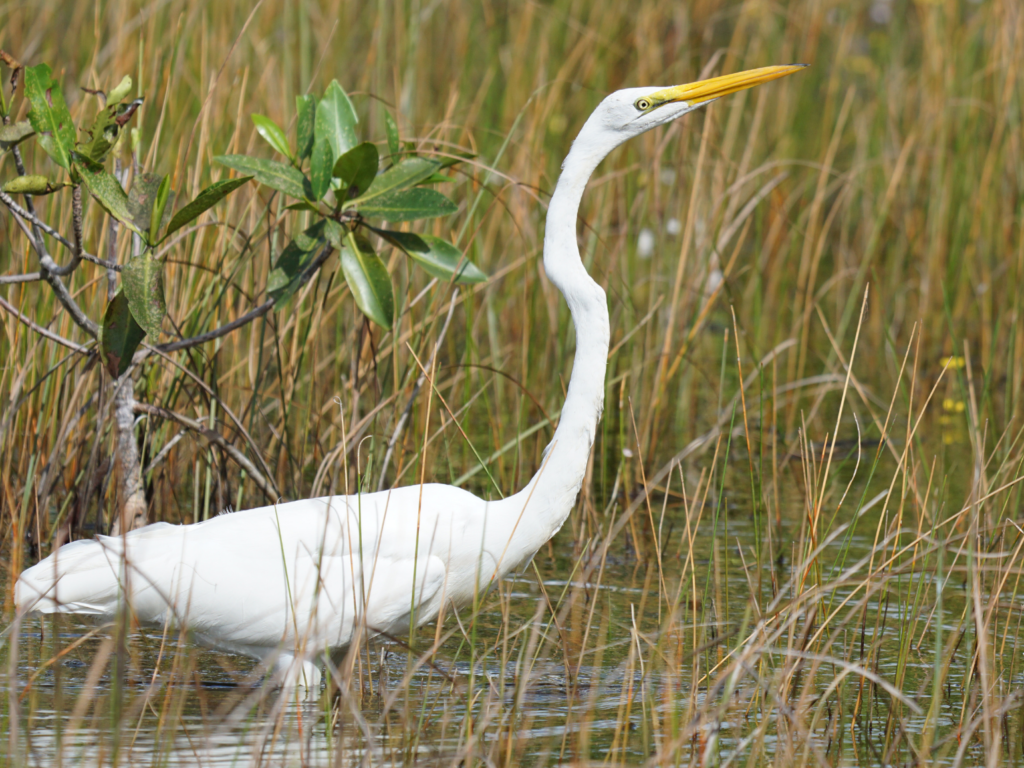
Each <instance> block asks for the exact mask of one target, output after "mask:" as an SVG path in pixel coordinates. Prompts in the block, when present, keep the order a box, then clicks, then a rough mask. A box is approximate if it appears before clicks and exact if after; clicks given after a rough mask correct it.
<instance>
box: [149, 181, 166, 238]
mask: <svg viewBox="0 0 1024 768" xmlns="http://www.w3.org/2000/svg"><path fill="white" fill-rule="evenodd" d="M170 195H171V177H170V176H164V178H163V180H162V181H161V182H160V187H159V189H157V191H156V202H155V203H153V211H152V213H151V214H150V216H149V242H150V243H151V244H152V243H155V242H156V241H157V238H159V237H160V226H161V225H162V224H163V223H164V212H165V211H166V210H167V203H168V199H169V198H170Z"/></svg>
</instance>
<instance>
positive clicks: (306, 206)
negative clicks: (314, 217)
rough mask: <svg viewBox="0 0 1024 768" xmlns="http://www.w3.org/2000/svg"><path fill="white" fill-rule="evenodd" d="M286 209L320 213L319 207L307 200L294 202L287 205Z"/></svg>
mask: <svg viewBox="0 0 1024 768" xmlns="http://www.w3.org/2000/svg"><path fill="white" fill-rule="evenodd" d="M284 209H285V210H286V211H309V212H310V213H320V209H319V208H317V207H316V206H315V205H313V204H312V203H307V202H306V201H305V200H303V201H301V202H298V203H292V204H291V205H286V206H285V207H284Z"/></svg>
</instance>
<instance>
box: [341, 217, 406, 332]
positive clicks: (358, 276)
mask: <svg viewBox="0 0 1024 768" xmlns="http://www.w3.org/2000/svg"><path fill="white" fill-rule="evenodd" d="M341 271H342V272H343V273H344V275H345V282H347V283H348V287H349V289H350V290H351V291H352V298H354V299H355V301H356V306H357V307H359V309H360V311H361V312H362V313H363V314H364V315H366V316H367V317H368V318H370V319H371V320H373V322H375V323H376V324H377V325H379V326H380V327H381V328H384V329H386V330H390V329H391V326H392V324H393V323H394V320H395V296H394V292H393V291H392V289H391V275H389V274H388V269H387V267H385V266H384V262H383V261H381V259H380V256H378V255H377V254H376V253H374V252H373V248H372V247H371V246H370V244H369V243H368V242H367V241H366V240H364V239H363V238H361V237H360V238H357V237H356V236H355V235H353V234H352V233H351V232H349V233H348V236H347V237H346V238H345V247H344V248H342V249H341Z"/></svg>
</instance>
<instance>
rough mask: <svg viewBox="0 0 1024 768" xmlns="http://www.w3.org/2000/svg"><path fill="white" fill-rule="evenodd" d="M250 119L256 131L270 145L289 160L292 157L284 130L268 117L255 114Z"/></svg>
mask: <svg viewBox="0 0 1024 768" xmlns="http://www.w3.org/2000/svg"><path fill="white" fill-rule="evenodd" d="M252 121H253V122H254V123H255V124H256V132H257V133H259V135H260V136H262V137H263V138H264V139H266V141H267V143H268V144H269V145H270V146H272V147H273V148H274V149H275V150H277V151H278V152H279V153H280V154H282V155H284V156H285V157H287V158H288V159H289V160H290V159H292V150H291V147H289V146H288V137H287V136H285V135H284V131H282V130H281V128H280V126H278V124H277V123H275V122H274V121H273V120H271V119H270V118H269V117H264V116H263V115H257V114H253V115H252Z"/></svg>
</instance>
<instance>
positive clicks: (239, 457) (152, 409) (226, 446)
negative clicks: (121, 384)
mask: <svg viewBox="0 0 1024 768" xmlns="http://www.w3.org/2000/svg"><path fill="white" fill-rule="evenodd" d="M132 409H133V410H134V411H135V413H145V414H147V415H149V416H159V417H160V418H161V419H167V420H168V421H173V422H176V423H178V424H181V426H183V427H187V428H188V429H191V430H192V431H193V432H198V433H199V434H201V435H202V436H203V437H205V438H206V439H207V440H209V441H210V442H211V443H215V444H216V445H218V446H220V448H221V449H222V450H223V451H224V452H225V453H226V454H227V455H228V456H230V457H231V458H232V459H234V460H235V463H237V464H238V465H239V466H240V467H241V468H242V469H244V470H245V471H246V472H247V473H248V475H249V477H250V478H252V481H253V482H254V483H256V485H257V486H259V489H260V490H261V491H263V493H264V494H265V495H266V496H267V498H269V499H270V500H271V501H275V502H276V501H278V500H280V498H281V494H280V493H279V492H278V490H277V486H276V485H275V484H274V481H273V479H272V478H265V477H264V476H263V473H262V472H260V471H259V470H258V469H256V465H255V464H253V463H252V462H251V461H249V459H248V457H247V456H246V455H245V454H244V453H242V452H241V451H240V450H238V449H237V448H235V446H233V445H232V444H231V443H229V442H228V441H227V440H225V439H224V437H223V436H222V435H221V434H220V433H219V432H215V431H214V430H212V429H209V428H208V427H205V426H203V425H202V424H200V423H199V422H198V421H195V420H194V419H190V418H189V417H188V416H182V415H181V414H180V413H175V412H174V411H169V410H167V409H166V408H161V407H160V406H158V405H151V404H150V403H140V402H139V401H137V400H136V401H135V403H134V404H133V406H132Z"/></svg>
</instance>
